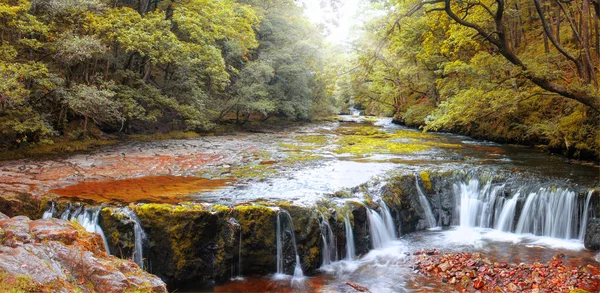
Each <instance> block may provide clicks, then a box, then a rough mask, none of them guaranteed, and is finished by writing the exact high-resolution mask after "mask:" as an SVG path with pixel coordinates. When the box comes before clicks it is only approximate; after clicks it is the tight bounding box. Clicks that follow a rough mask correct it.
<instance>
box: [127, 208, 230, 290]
mask: <svg viewBox="0 0 600 293" xmlns="http://www.w3.org/2000/svg"><path fill="white" fill-rule="evenodd" d="M132 209H133V210H134V211H135V212H136V214H137V216H138V218H139V220H140V222H141V225H142V227H143V229H144V230H145V232H146V234H147V236H148V238H149V240H150V249H149V255H148V258H149V259H150V261H149V268H148V271H150V272H152V273H154V274H156V275H157V276H159V277H161V278H162V279H163V280H165V281H166V282H167V284H169V285H173V284H178V283H184V282H187V281H191V280H194V281H198V282H202V283H208V282H210V281H212V280H214V279H215V277H216V274H215V257H216V255H217V253H218V250H219V249H222V247H219V245H218V231H220V230H221V229H222V228H223V227H222V226H223V225H224V223H223V221H222V220H221V219H219V216H218V214H216V213H212V212H211V211H210V210H208V209H205V208H204V207H202V206H201V205H169V204H143V205H136V206H132Z"/></svg>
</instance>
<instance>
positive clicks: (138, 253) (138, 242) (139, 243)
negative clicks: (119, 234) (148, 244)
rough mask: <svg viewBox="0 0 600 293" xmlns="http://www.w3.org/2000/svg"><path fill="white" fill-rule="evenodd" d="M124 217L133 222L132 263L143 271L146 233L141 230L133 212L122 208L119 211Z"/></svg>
mask: <svg viewBox="0 0 600 293" xmlns="http://www.w3.org/2000/svg"><path fill="white" fill-rule="evenodd" d="M121 211H122V212H123V213H124V214H125V215H127V216H128V217H129V219H130V220H131V221H133V236H134V251H133V261H134V262H135V263H136V264H137V265H138V266H139V267H140V268H141V269H144V268H145V266H144V241H146V239H147V238H146V232H144V229H143V228H142V225H141V224H140V220H139V219H138V217H137V215H136V214H135V212H133V211H132V210H131V209H129V208H124V209H122V210H121Z"/></svg>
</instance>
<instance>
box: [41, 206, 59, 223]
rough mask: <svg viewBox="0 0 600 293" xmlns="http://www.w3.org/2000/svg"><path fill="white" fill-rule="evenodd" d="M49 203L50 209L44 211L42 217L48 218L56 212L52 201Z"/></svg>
mask: <svg viewBox="0 0 600 293" xmlns="http://www.w3.org/2000/svg"><path fill="white" fill-rule="evenodd" d="M51 204H52V205H51V206H50V209H48V210H47V211H45V212H44V214H43V215H42V219H50V218H52V216H53V215H54V213H55V212H56V207H55V206H54V202H52V203H51Z"/></svg>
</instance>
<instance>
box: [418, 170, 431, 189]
mask: <svg viewBox="0 0 600 293" xmlns="http://www.w3.org/2000/svg"><path fill="white" fill-rule="evenodd" d="M419 175H420V176H421V180H422V181H423V187H424V188H425V191H426V192H428V193H431V192H432V191H433V189H432V186H431V179H430V178H429V174H428V173H427V172H425V171H423V172H421V174H419Z"/></svg>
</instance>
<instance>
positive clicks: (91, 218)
mask: <svg viewBox="0 0 600 293" xmlns="http://www.w3.org/2000/svg"><path fill="white" fill-rule="evenodd" d="M99 216H100V209H99V208H90V209H84V208H83V206H82V207H80V208H79V209H77V210H75V213H74V214H73V215H71V217H70V218H69V220H71V221H76V222H78V223H79V224H81V226H83V227H84V228H85V230H86V231H88V232H93V233H98V234H100V236H101V237H102V241H103V242H104V248H105V249H106V253H108V254H110V249H109V248H108V242H107V241H106V236H104V231H102V228H101V227H100V225H99V224H98V218H99Z"/></svg>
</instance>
